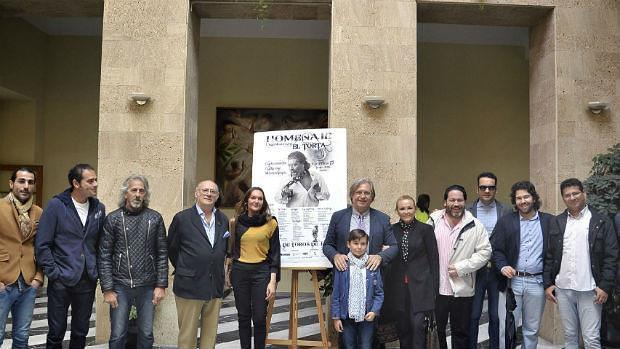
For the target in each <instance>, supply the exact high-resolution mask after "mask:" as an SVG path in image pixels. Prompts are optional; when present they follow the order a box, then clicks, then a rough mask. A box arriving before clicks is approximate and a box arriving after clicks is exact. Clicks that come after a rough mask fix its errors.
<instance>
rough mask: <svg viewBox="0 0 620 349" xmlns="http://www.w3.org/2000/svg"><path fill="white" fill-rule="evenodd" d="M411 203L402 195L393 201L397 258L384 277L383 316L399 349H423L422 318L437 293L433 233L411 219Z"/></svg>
mask: <svg viewBox="0 0 620 349" xmlns="http://www.w3.org/2000/svg"><path fill="white" fill-rule="evenodd" d="M415 210H416V206H415V200H414V199H413V198H412V197H411V196H409V195H403V196H401V197H399V198H398V200H397V201H396V212H397V213H398V216H399V217H400V220H399V221H398V223H396V224H393V225H392V229H393V231H394V237H395V238H396V241H397V242H398V257H397V258H396V259H394V260H393V261H392V263H391V264H390V266H389V270H388V272H387V275H386V277H385V302H384V310H383V311H382V313H383V316H384V317H387V318H388V319H387V320H390V319H391V320H395V321H396V322H397V324H398V332H399V341H400V347H401V349H404V348H407V349H409V348H415V349H418V348H419V349H423V348H425V331H424V316H425V315H426V314H428V313H429V312H432V311H433V310H434V309H435V298H436V296H437V293H438V292H439V253H438V252H437V240H435V232H434V231H433V228H432V227H431V226H430V225H427V224H424V223H421V222H419V221H417V220H416V219H415Z"/></svg>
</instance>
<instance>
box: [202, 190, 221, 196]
mask: <svg viewBox="0 0 620 349" xmlns="http://www.w3.org/2000/svg"><path fill="white" fill-rule="evenodd" d="M200 192H201V193H203V194H213V195H215V194H219V193H220V192H219V191H217V190H215V189H200Z"/></svg>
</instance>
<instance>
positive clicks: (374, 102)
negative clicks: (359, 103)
mask: <svg viewBox="0 0 620 349" xmlns="http://www.w3.org/2000/svg"><path fill="white" fill-rule="evenodd" d="M364 103H366V105H368V106H369V107H371V108H372V109H377V108H379V107H380V106H382V105H383V104H385V98H383V97H381V96H364Z"/></svg>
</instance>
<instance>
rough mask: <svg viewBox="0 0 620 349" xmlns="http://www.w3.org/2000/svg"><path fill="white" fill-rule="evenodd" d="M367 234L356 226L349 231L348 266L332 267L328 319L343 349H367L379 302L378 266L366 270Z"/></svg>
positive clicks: (381, 293)
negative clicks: (338, 335)
mask: <svg viewBox="0 0 620 349" xmlns="http://www.w3.org/2000/svg"><path fill="white" fill-rule="evenodd" d="M367 246H368V234H366V232H364V231H363V230H360V229H354V230H352V231H351V232H350V233H349V239H348V240H347V247H348V248H349V254H348V255H347V257H348V259H349V261H348V264H349V265H348V268H347V269H346V270H344V271H338V270H336V269H334V288H333V292H332V306H331V311H332V319H333V320H334V328H335V329H336V331H338V332H341V333H342V342H343V344H344V348H345V349H370V348H371V347H372V338H373V331H374V324H373V321H374V319H375V316H377V315H378V314H379V310H381V305H382V304H383V283H382V282H381V274H380V273H379V269H377V270H376V271H370V270H368V269H366V261H368V253H366V247H367Z"/></svg>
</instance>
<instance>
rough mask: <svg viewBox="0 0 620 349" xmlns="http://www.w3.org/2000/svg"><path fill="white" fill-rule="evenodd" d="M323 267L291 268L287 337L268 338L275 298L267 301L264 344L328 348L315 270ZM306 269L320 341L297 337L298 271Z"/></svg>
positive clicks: (295, 348) (294, 347)
mask: <svg viewBox="0 0 620 349" xmlns="http://www.w3.org/2000/svg"><path fill="white" fill-rule="evenodd" d="M317 270H323V269H314V270H309V269H302V268H291V271H292V272H293V274H292V276H291V306H290V308H289V330H288V339H269V329H270V327H271V315H272V314H273V304H274V302H275V299H272V300H270V301H269V306H268V307H267V340H265V343H266V344H276V345H288V347H289V348H292V349H297V348H298V347H300V346H303V347H319V348H325V349H327V348H329V346H330V343H329V341H328V338H327V336H328V335H327V327H326V325H325V318H324V315H323V305H322V304H321V293H320V292H319V279H318V278H317V275H316V271H317ZM300 271H301V272H305V271H308V272H310V274H311V275H312V288H313V291H314V300H315V301H316V309H317V315H318V317H319V327H320V331H321V340H320V341H308V340H299V339H298V337H297V327H298V321H297V320H298V314H297V311H298V310H299V309H298V308H299V304H298V300H299V272H300Z"/></svg>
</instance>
